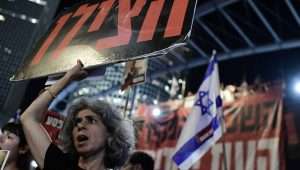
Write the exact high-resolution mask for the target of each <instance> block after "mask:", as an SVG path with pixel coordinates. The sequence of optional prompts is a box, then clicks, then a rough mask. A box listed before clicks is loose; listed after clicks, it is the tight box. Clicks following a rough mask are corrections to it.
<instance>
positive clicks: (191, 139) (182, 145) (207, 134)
mask: <svg viewBox="0 0 300 170" xmlns="http://www.w3.org/2000/svg"><path fill="white" fill-rule="evenodd" d="M221 118H222V100H221V97H220V81H219V71H218V63H217V60H216V58H215V55H213V56H212V58H211V60H210V63H209V65H208V68H207V70H206V73H205V77H204V80H203V82H202V84H201V85H200V88H199V90H198V92H197V96H196V101H195V103H194V106H193V108H192V111H191V113H190V114H189V116H188V119H187V121H186V123H185V125H184V127H183V129H182V132H181V134H180V137H179V140H178V142H177V146H176V151H175V153H174V155H173V157H172V159H173V161H174V162H175V163H176V165H177V166H178V167H179V169H181V170H186V169H189V168H190V167H191V166H192V165H193V164H194V163H195V162H196V161H198V160H199V159H200V158H201V157H202V156H203V155H204V154H205V153H206V152H207V151H208V150H209V149H210V147H211V146H213V145H214V144H215V143H216V141H217V140H218V139H220V137H221V136H222V127H221Z"/></svg>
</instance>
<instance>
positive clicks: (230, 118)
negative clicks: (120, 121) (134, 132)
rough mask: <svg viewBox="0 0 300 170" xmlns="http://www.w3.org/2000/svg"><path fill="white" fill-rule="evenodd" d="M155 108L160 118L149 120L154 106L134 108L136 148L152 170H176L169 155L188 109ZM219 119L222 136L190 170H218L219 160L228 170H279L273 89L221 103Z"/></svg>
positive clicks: (277, 97)
mask: <svg viewBox="0 0 300 170" xmlns="http://www.w3.org/2000/svg"><path fill="white" fill-rule="evenodd" d="M160 107H161V109H162V111H163V113H164V114H163V115H162V116H160V117H153V116H152V113H151V112H152V110H153V108H154V106H146V105H143V106H140V108H139V109H138V111H137V114H138V115H140V116H142V117H143V118H144V120H145V122H144V124H143V126H142V127H141V128H140V129H139V131H138V132H139V133H138V135H139V138H138V139H139V140H138V149H141V150H145V151H147V152H148V153H150V154H151V155H152V156H153V157H154V158H155V169H156V170H173V169H177V168H176V166H175V164H174V163H173V162H172V161H171V156H172V154H173V152H174V147H175V145H176V140H177V139H178V137H179V135H180V130H181V128H182V126H183V125H184V122H185V120H186V115H187V113H189V110H190V109H191V108H190V107H187V106H184V105H183V104H182V103H180V102H178V101H173V102H169V103H165V104H162V105H161V106H160ZM224 114H225V120H226V121H225V123H226V133H225V134H224V135H223V137H222V138H221V139H220V141H219V142H218V143H217V144H216V145H214V146H213V147H212V149H211V150H210V151H209V152H208V153H207V154H206V155H205V156H204V157H203V158H201V159H200V160H199V161H198V163H197V164H195V165H194V166H193V167H192V168H191V169H193V170H222V169H224V165H225V161H224V160H226V165H227V169H228V170H279V169H284V161H283V160H284V159H283V157H281V155H282V154H280V151H281V148H282V147H281V127H282V96H281V90H280V89H279V88H274V89H269V91H267V92H264V93H255V94H251V95H250V96H244V97H240V98H239V99H237V100H236V101H234V102H233V103H230V104H225V106H224ZM223 143H224V145H223ZM224 148H225V149H224ZM224 150H225V153H226V154H223V153H224V152H223V151H224ZM224 155H225V156H224Z"/></svg>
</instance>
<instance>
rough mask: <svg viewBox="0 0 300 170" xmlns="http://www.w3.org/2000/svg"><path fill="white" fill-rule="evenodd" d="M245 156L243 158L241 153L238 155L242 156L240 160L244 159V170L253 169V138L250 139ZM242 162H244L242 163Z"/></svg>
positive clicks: (254, 151)
mask: <svg viewBox="0 0 300 170" xmlns="http://www.w3.org/2000/svg"><path fill="white" fill-rule="evenodd" d="M246 152H247V158H244V156H243V155H240V156H239V157H240V158H242V161H243V162H244V161H246V170H254V161H255V153H256V150H255V140H250V141H249V142H248V146H247V151H246ZM243 164H244V163H243Z"/></svg>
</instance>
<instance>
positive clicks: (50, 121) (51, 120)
mask: <svg viewBox="0 0 300 170" xmlns="http://www.w3.org/2000/svg"><path fill="white" fill-rule="evenodd" d="M63 123H64V122H63V121H62V120H60V119H58V118H55V117H51V116H48V117H47V121H46V122H45V124H46V125H49V126H52V127H56V128H59V129H61V128H62V126H63Z"/></svg>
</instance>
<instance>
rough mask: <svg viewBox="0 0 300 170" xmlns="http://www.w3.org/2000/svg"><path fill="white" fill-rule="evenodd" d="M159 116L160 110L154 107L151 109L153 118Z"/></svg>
mask: <svg viewBox="0 0 300 170" xmlns="http://www.w3.org/2000/svg"><path fill="white" fill-rule="evenodd" d="M160 114H161V110H160V109H159V108H157V107H156V108H154V109H153V111H152V115H153V116H154V117H158V116H160Z"/></svg>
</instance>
